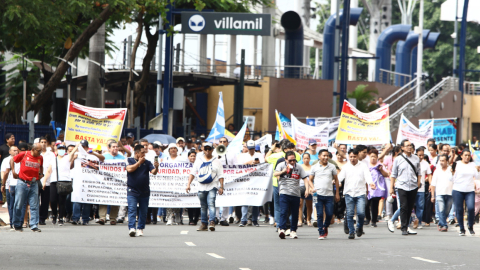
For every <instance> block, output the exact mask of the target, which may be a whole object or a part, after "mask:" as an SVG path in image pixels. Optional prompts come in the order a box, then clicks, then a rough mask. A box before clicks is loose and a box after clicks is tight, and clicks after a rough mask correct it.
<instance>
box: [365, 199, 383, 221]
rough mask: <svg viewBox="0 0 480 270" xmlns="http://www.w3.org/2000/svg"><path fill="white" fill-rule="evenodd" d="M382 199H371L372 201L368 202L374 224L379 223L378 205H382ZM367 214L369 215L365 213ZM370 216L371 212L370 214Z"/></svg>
mask: <svg viewBox="0 0 480 270" xmlns="http://www.w3.org/2000/svg"><path fill="white" fill-rule="evenodd" d="M381 199H382V198H381V197H378V198H371V199H370V200H368V204H369V206H370V211H371V213H372V215H371V218H372V219H371V220H372V223H377V222H378V204H379V203H380V200H381ZM365 210H366V209H365ZM365 214H367V213H365ZM368 215H369V216H370V212H369V213H368ZM367 219H368V218H367Z"/></svg>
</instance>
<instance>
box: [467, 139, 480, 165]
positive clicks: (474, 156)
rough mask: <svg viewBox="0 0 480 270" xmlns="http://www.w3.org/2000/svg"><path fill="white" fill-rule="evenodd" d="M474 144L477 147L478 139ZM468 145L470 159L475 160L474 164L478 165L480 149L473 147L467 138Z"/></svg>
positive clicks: (479, 163) (479, 162)
mask: <svg viewBox="0 0 480 270" xmlns="http://www.w3.org/2000/svg"><path fill="white" fill-rule="evenodd" d="M475 145H476V146H475V147H477V149H478V141H477V142H476V144H475ZM468 147H469V148H470V153H471V154H472V159H473V162H475V166H480V151H478V150H475V149H474V148H473V145H472V142H471V141H470V140H468Z"/></svg>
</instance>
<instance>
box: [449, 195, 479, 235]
mask: <svg viewBox="0 0 480 270" xmlns="http://www.w3.org/2000/svg"><path fill="white" fill-rule="evenodd" d="M452 197H453V204H454V205H455V216H456V217H457V222H458V225H460V230H465V227H464V226H463V202H465V204H466V205H467V213H468V227H469V228H473V224H474V222H475V191H471V192H461V191H456V190H454V191H452Z"/></svg>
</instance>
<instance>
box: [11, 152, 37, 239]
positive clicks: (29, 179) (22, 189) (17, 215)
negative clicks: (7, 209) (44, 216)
mask: <svg viewBox="0 0 480 270" xmlns="http://www.w3.org/2000/svg"><path fill="white" fill-rule="evenodd" d="M41 151H42V146H41V145H40V144H39V143H34V144H33V146H32V150H31V151H24V152H21V153H19V154H18V155H16V156H15V157H13V158H12V159H11V160H10V168H15V166H14V163H20V171H19V173H18V174H17V173H16V172H15V171H12V174H13V177H14V178H16V179H18V182H17V186H16V188H15V211H14V215H13V225H14V226H15V231H17V232H23V228H22V221H23V212H24V211H23V206H24V205H25V202H27V201H28V204H29V205H30V229H31V230H32V231H33V232H41V230H40V229H39V228H38V219H37V216H38V204H39V200H38V191H39V188H38V185H39V182H40V178H41V177H43V157H42V156H41V155H40V153H41Z"/></svg>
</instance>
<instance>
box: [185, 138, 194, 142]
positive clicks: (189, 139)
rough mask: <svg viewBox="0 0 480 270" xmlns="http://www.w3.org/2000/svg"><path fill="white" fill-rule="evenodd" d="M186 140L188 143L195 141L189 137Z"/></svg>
mask: <svg viewBox="0 0 480 270" xmlns="http://www.w3.org/2000/svg"><path fill="white" fill-rule="evenodd" d="M185 142H186V143H192V142H193V141H192V138H188V139H187V140H186V141H185Z"/></svg>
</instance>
